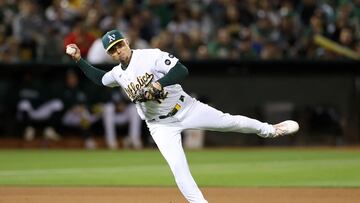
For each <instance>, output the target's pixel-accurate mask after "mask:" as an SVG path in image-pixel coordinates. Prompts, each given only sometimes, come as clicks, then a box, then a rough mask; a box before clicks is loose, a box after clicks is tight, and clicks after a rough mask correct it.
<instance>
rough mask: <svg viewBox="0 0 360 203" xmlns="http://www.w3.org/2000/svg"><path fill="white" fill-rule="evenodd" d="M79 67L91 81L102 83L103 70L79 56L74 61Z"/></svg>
mask: <svg viewBox="0 0 360 203" xmlns="http://www.w3.org/2000/svg"><path fill="white" fill-rule="evenodd" d="M76 64H77V65H78V66H79V68H80V69H81V70H82V71H83V72H84V74H85V75H86V77H87V78H89V79H90V80H91V81H92V82H94V83H95V84H97V85H101V86H102V85H103V83H102V78H103V76H104V75H105V73H106V72H105V71H103V70H101V69H98V68H95V67H94V66H92V65H91V64H90V63H89V62H87V61H86V60H84V59H83V58H80V60H79V61H77V62H76Z"/></svg>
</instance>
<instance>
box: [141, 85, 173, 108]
mask: <svg viewBox="0 0 360 203" xmlns="http://www.w3.org/2000/svg"><path fill="white" fill-rule="evenodd" d="M167 94H168V93H167V92H165V91H164V88H163V87H162V86H161V84H160V83H159V82H155V83H152V84H150V85H148V86H147V87H144V88H142V89H140V90H139V91H138V92H137V94H136V96H135V98H134V102H135V103H136V102H147V101H157V102H159V103H161V102H160V99H165V98H166V97H167Z"/></svg>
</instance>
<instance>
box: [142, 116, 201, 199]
mask: <svg viewBox="0 0 360 203" xmlns="http://www.w3.org/2000/svg"><path fill="white" fill-rule="evenodd" d="M147 124H148V127H149V130H150V133H151V136H152V137H153V139H154V141H155V143H156V144H157V146H158V148H159V150H160V152H161V154H162V155H163V156H164V158H165V160H166V161H167V163H168V164H169V166H170V168H171V171H172V173H173V175H174V177H175V181H176V184H177V185H178V187H179V189H180V191H181V192H182V194H183V195H184V196H185V198H186V199H187V200H188V201H189V202H191V203H207V201H206V200H205V199H204V196H203V195H202V193H201V191H200V189H199V188H198V186H197V184H196V183H195V181H194V179H193V177H192V175H191V173H190V169H189V166H188V163H187V160H186V157H185V153H184V150H183V148H182V143H181V135H180V132H181V130H182V129H181V128H180V127H179V123H170V124H169V123H167V124H159V123H156V124H155V123H147Z"/></svg>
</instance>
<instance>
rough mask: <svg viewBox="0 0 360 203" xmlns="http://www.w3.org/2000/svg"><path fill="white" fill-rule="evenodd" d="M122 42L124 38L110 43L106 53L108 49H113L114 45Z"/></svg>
mask: <svg viewBox="0 0 360 203" xmlns="http://www.w3.org/2000/svg"><path fill="white" fill-rule="evenodd" d="M123 40H124V38H122V39H118V40H116V41H114V42H113V43H111V44H110V45H109V46H108V47H107V48H106V51H109V49H110V48H111V47H113V46H114V45H115V44H116V43H118V42H121V41H123Z"/></svg>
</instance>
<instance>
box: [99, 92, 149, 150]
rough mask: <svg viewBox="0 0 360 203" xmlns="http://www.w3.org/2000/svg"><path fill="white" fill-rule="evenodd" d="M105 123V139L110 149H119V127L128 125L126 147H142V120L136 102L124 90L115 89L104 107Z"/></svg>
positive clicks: (124, 142) (124, 140) (124, 143)
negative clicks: (129, 98) (132, 101)
mask: <svg viewBox="0 0 360 203" xmlns="http://www.w3.org/2000/svg"><path fill="white" fill-rule="evenodd" d="M103 125H104V130H105V141H106V144H107V146H108V148H109V149H117V148H118V143H117V138H116V137H117V133H116V132H117V127H119V126H120V127H127V129H128V133H127V136H126V137H125V139H123V146H124V147H125V148H131V147H132V148H134V149H141V148H142V147H143V144H142V141H141V127H142V121H141V119H140V117H139V116H138V114H137V112H136V107H135V104H133V103H131V102H130V101H129V100H128V99H127V97H126V96H125V95H124V93H123V92H122V90H120V89H114V90H112V92H111V99H110V101H109V102H108V103H106V104H105V105H104V107H103Z"/></svg>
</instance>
